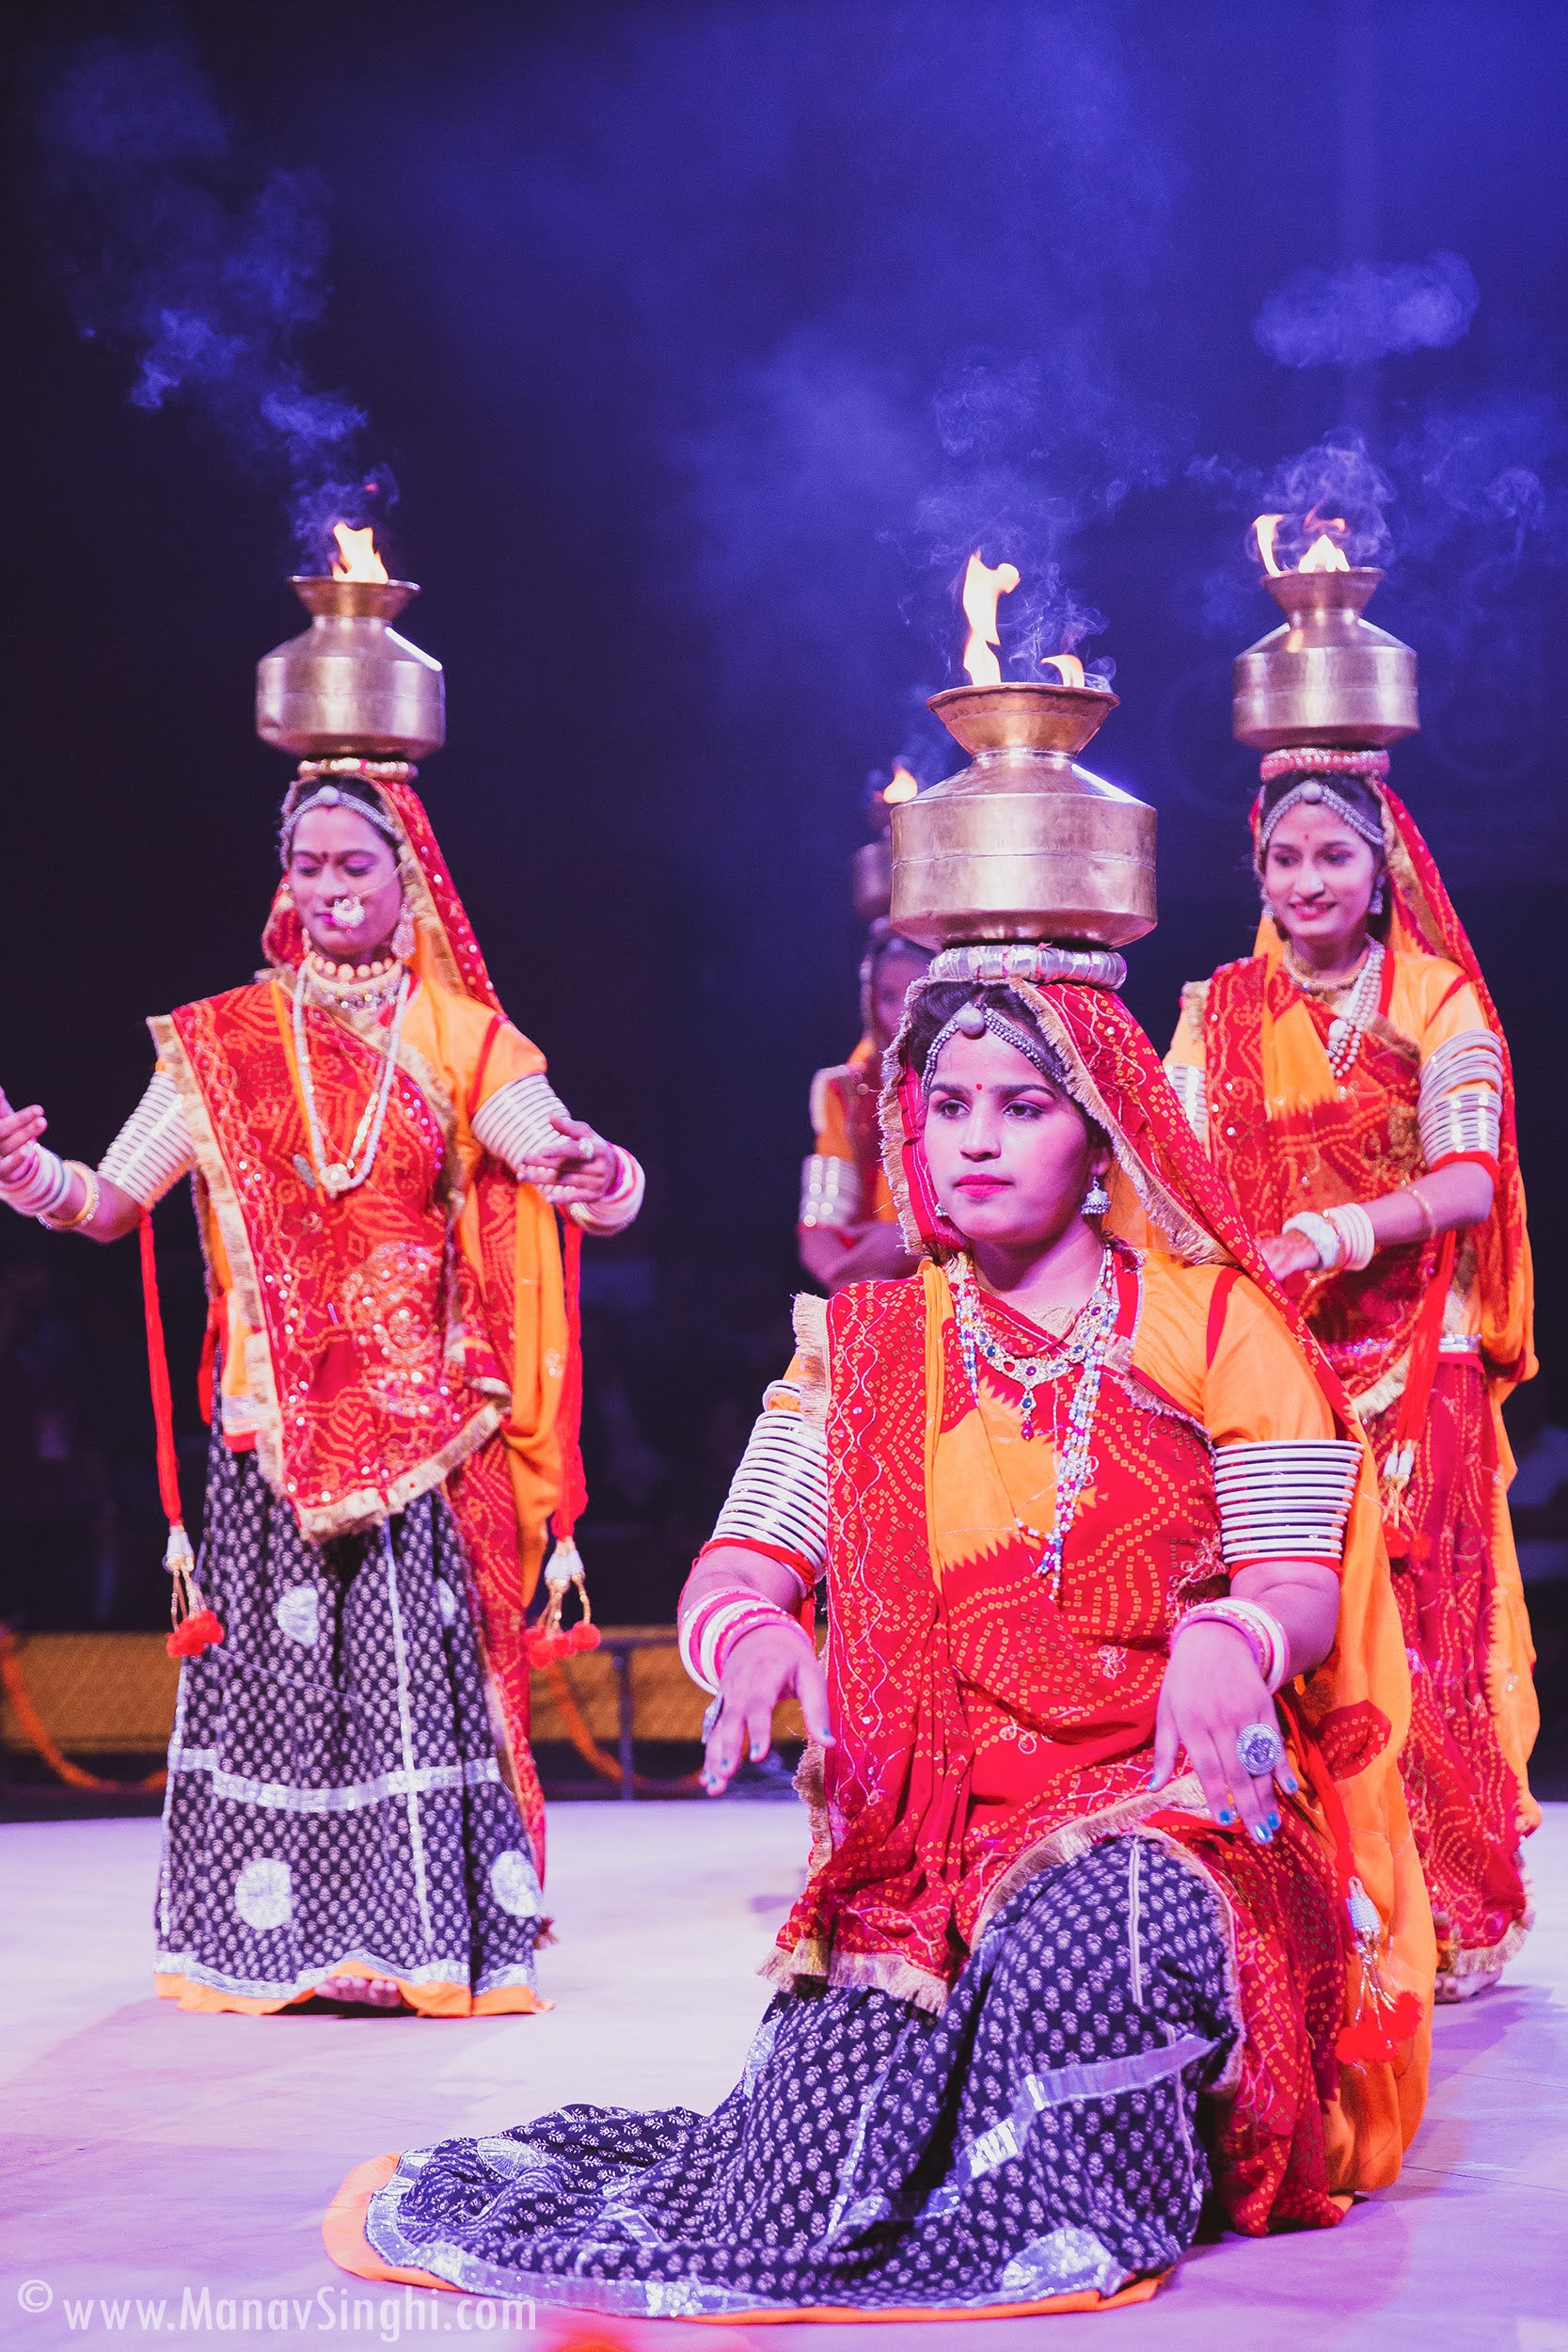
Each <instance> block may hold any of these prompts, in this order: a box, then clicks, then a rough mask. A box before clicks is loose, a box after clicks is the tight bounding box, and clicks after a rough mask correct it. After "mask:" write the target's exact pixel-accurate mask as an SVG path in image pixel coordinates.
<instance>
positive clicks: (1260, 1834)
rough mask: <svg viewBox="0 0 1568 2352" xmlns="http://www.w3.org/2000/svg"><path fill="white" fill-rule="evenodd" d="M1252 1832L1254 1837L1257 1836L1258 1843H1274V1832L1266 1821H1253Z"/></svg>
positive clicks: (1263, 1844) (1262, 1844) (1261, 1844)
mask: <svg viewBox="0 0 1568 2352" xmlns="http://www.w3.org/2000/svg"><path fill="white" fill-rule="evenodd" d="M1252 1834H1253V1836H1254V1837H1256V1838H1257V1840H1258V1843H1259V1845H1260V1846H1272V1845H1273V1844H1274V1832H1273V1830H1272V1829H1270V1828H1269V1826H1268V1824H1267V1822H1266V1821H1254V1823H1253V1825H1252Z"/></svg>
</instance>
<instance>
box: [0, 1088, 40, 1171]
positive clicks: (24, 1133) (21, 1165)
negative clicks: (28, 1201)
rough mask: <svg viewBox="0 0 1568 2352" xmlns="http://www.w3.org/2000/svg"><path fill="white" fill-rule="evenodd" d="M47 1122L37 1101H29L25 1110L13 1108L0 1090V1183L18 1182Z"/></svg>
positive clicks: (26, 1167)
mask: <svg viewBox="0 0 1568 2352" xmlns="http://www.w3.org/2000/svg"><path fill="white" fill-rule="evenodd" d="M48 1124H49V1121H48V1120H46V1119H45V1117H44V1115H43V1113H42V1111H41V1110H40V1108H39V1105H38V1104H36V1103H29V1104H28V1105H27V1107H26V1109H25V1110H20V1111H13V1110H12V1108H11V1106H10V1104H9V1103H8V1101H7V1099H6V1096H5V1095H4V1094H3V1093H0V1184H21V1182H22V1180H23V1178H24V1176H25V1175H26V1174H27V1170H28V1165H29V1162H30V1160H31V1157H32V1153H31V1150H30V1147H31V1146H32V1145H33V1144H35V1143H37V1141H38V1139H39V1137H40V1136H41V1135H42V1133H43V1131H44V1129H45V1128H46V1127H47V1126H48Z"/></svg>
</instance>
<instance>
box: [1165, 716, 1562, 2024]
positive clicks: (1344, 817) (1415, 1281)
mask: <svg viewBox="0 0 1568 2352" xmlns="http://www.w3.org/2000/svg"><path fill="white" fill-rule="evenodd" d="M1387 766H1388V755H1387V754H1386V752H1338V751H1315V750H1301V751H1282V752H1275V753H1271V754H1270V755H1269V757H1268V758H1267V759H1266V760H1265V761H1264V763H1263V790H1262V792H1261V793H1260V794H1259V799H1258V801H1257V803H1256V804H1255V806H1254V808H1253V812H1252V830H1253V845H1254V854H1255V858H1256V861H1257V866H1258V872H1259V881H1260V882H1261V885H1262V891H1263V920H1262V924H1261V927H1260V929H1259V934H1258V944H1257V949H1256V952H1255V953H1254V954H1253V955H1252V956H1251V957H1249V958H1247V959H1245V960H1244V961H1242V962H1240V963H1230V964H1226V965H1223V966H1222V967H1221V969H1220V970H1219V971H1217V972H1216V973H1215V974H1214V975H1213V977H1212V979H1209V980H1206V981H1202V982H1198V983H1196V984H1195V985H1193V986H1192V987H1190V988H1189V989H1188V990H1187V991H1186V992H1185V995H1184V1000H1183V1010H1182V1016H1181V1020H1180V1025H1179V1026H1178V1029H1177V1034H1176V1039H1175V1041H1174V1043H1173V1045H1172V1047H1171V1052H1170V1056H1169V1058H1168V1059H1167V1062H1166V1065H1165V1066H1166V1069H1167V1071H1168V1072H1169V1073H1170V1076H1171V1079H1172V1082H1173V1084H1174V1085H1175V1086H1176V1088H1177V1090H1178V1092H1179V1093H1180V1095H1181V1098H1182V1101H1183V1103H1184V1104H1185V1106H1186V1108H1187V1111H1188V1114H1189V1117H1190V1118H1191V1120H1192V1121H1193V1124H1194V1126H1195V1127H1196V1131H1197V1133H1198V1135H1199V1136H1200V1137H1202V1139H1203V1140H1204V1141H1205V1142H1206V1144H1207V1146H1208V1149H1209V1152H1210V1153H1211V1155H1212V1158H1213V1161H1214V1164H1215V1166H1216V1168H1218V1170H1219V1172H1220V1174H1221V1175H1222V1176H1223V1177H1224V1178H1225V1180H1226V1182H1227V1184H1229V1186H1230V1188H1231V1190H1232V1192H1233V1193H1234V1194H1235V1197H1236V1200H1237V1201H1238V1202H1239V1204H1240V1206H1241V1209H1242V1211H1243V1216H1245V1217H1246V1218H1247V1220H1248V1222H1249V1223H1250V1224H1251V1226H1252V1228H1253V1230H1254V1231H1255V1232H1257V1233H1258V1234H1259V1237H1260V1242H1261V1248H1262V1250H1263V1254H1264V1256H1265V1257H1266V1258H1267V1260H1268V1262H1269V1264H1270V1266H1271V1268H1272V1269H1273V1271H1274V1273H1275V1275H1276V1276H1277V1277H1278V1278H1279V1279H1281V1280H1283V1281H1285V1282H1287V1283H1289V1284H1290V1286H1291V1291H1292V1294H1293V1295H1300V1297H1301V1299H1302V1303H1303V1307H1304V1311H1305V1312H1306V1315H1307V1323H1308V1325H1309V1327H1310V1328H1311V1330H1312V1331H1313V1333H1314V1335H1315V1336H1316V1338H1317V1339H1318V1341H1319V1343H1321V1345H1322V1347H1323V1351H1324V1353H1325V1355H1326V1356H1327V1357H1328V1359H1329V1361H1330V1362H1331V1363H1332V1364H1333V1365H1334V1368H1335V1370H1336V1371H1337V1372H1338V1374H1339V1375H1340V1377H1341V1378H1342V1379H1343V1381H1344V1383H1345V1386H1346V1388H1347V1389H1348V1390H1349V1391H1350V1394H1351V1398H1352V1401H1353V1403H1354V1406H1355V1408H1356V1412H1357V1414H1358V1416H1359V1418H1360V1420H1361V1422H1362V1425H1363V1426H1364V1428H1365V1429H1366V1432H1367V1435H1368V1437H1369V1438H1370V1441H1371V1445H1372V1450H1373V1453H1374V1454H1375V1455H1376V1457H1377V1464H1378V1470H1379V1474H1380V1477H1381V1481H1382V1486H1383V1499H1384V1511H1385V1518H1386V1535H1387V1543H1388V1550H1389V1554H1390V1557H1391V1559H1392V1562H1393V1568H1394V1589H1395V1592H1396V1594H1397V1596H1398V1597H1399V1604H1400V1612H1401V1615H1402V1619H1403V1623H1404V1630H1405V1641H1406V1645H1407V1646H1408V1649H1409V1652H1410V1659H1411V1666H1412V1673H1413V1677H1414V1692H1413V1705H1412V1716H1411V1728H1410V1737H1409V1740H1408V1741H1407V1743H1406V1747H1405V1754H1404V1759H1403V1772H1404V1783H1405V1792H1406V1796H1407V1798H1408V1801H1409V1804H1410V1812H1411V1819H1412V1822H1413V1824H1414V1826H1415V1831H1416V1837H1417V1842H1418V1847H1419V1849H1420V1855H1421V1867H1422V1868H1423V1870H1424V1871H1425V1873H1426V1880H1427V1885H1428V1888H1429V1890H1430V1893H1431V1896H1432V1906H1433V1919H1434V1922H1435V1925H1436V1930H1437V1942H1438V1955H1439V1975H1438V1997H1439V1998H1440V1999H1449V2000H1457V1999H1461V1998H1463V1997H1464V1996H1465V1995H1466V1994H1470V1993H1475V1992H1480V1991H1481V1990H1482V1989H1484V1987H1485V1986H1487V1985H1489V1984H1492V1983H1494V1982H1496V1980H1497V1976H1498V1974H1499V1973H1500V1971H1501V1969H1502V1967H1503V1965H1504V1963H1506V1962H1507V1961H1508V1960H1509V1959H1510V1958H1511V1957H1512V1956H1513V1953H1515V1952H1516V1951H1517V1950H1518V1949H1519V1947H1520V1945H1521V1944H1522V1942H1523V1941H1524V1937H1525V1934H1526V1932H1527V1931H1528V1925H1529V1901H1528V1885H1527V1883H1526V1880H1525V1877H1524V1873H1523V1870H1522V1867H1521V1864H1520V1859H1519V1848H1520V1842H1521V1840H1522V1838H1523V1837H1524V1836H1526V1835H1527V1834H1528V1832H1529V1831H1530V1830H1531V1829H1533V1828H1534V1826H1535V1824H1536V1822H1537V1821H1538V1820H1539V1819H1540V1814H1539V1810H1538V1808H1537V1807H1536V1805H1535V1804H1534V1803H1533V1801H1532V1800H1531V1797H1530V1794H1529V1788H1528V1782H1527V1779H1526V1767H1527V1764H1528V1757H1529V1752H1530V1747H1531V1744H1532V1742H1533V1740H1534V1738H1535V1731H1536V1725H1537V1721H1538V1716H1537V1709H1536V1704H1535V1694H1534V1690H1533V1687H1532V1684H1531V1679H1530V1669H1531V1665H1532V1662H1533V1658H1532V1652H1531V1648H1530V1641H1529V1626H1528V1618H1527V1616H1526V1612H1525V1602H1524V1592H1523V1587H1522V1585H1521V1583H1520V1579H1519V1568H1518V1562H1517V1559H1516V1557H1515V1553H1514V1548H1513V1530H1512V1528H1511V1526H1510V1524H1509V1516H1508V1502H1507V1488H1508V1481H1509V1479H1510V1477H1511V1476H1512V1474H1513V1460H1512V1457H1511V1455H1510V1454H1509V1450H1508V1440H1507V1438H1506V1437H1505V1435H1504V1433H1503V1424H1502V1413H1501V1406H1502V1401H1503V1399H1504V1397H1505V1396H1506V1395H1507V1394H1508V1391H1509V1390H1510V1389H1511V1388H1512V1387H1513V1383H1514V1382H1515V1381H1517V1380H1522V1379H1528V1377H1529V1375H1531V1374H1532V1373H1533V1371H1534V1369H1535V1360H1534V1357H1533V1355H1532V1353H1531V1281H1530V1259H1529V1242H1528V1234H1527V1232H1526V1228H1525V1201H1524V1192H1523V1188H1522V1186H1521V1184H1520V1181H1519V1154H1518V1148H1517V1145H1516V1142H1515V1139H1514V1125H1513V1071H1512V1068H1511V1065H1510V1062H1509V1056H1508V1046H1507V1042H1506V1041H1505V1039H1504V1037H1503V1033H1502V1028H1501V1025H1500V1024H1499V1022H1498V1020H1497V1010H1496V1008H1495V1007H1494V1005H1493V1003H1492V999H1491V997H1490V995H1489V994H1488V993H1487V989H1486V983H1485V981H1484V980H1483V979H1482V977H1481V969H1480V966H1479V965H1478V963H1477V961H1476V959H1475V955H1474V952H1473V950H1472V948H1471V946H1470V943H1469V941H1468V939H1467V938H1466V937H1465V930H1464V928H1463V926H1462V925H1461V923H1460V921H1459V917H1458V916H1457V914H1455V913H1454V910H1453V907H1452V905H1451V903H1450V901H1449V896H1448V893H1447V891H1446V890H1445V889H1444V887H1443V883H1442V880H1441V877H1440V876H1439V874H1438V872H1437V868H1436V866H1434V865H1433V859H1432V854H1431V851H1430V850H1428V848H1427V845H1426V843H1425V842H1424V841H1423V840H1422V838H1421V835H1420V833H1419V832H1418V829H1417V826H1416V824H1415V821H1414V819H1413V818H1411V815H1410V812H1409V810H1408V809H1406V808H1405V807H1404V806H1403V805H1402V803H1401V802H1400V801H1398V800H1397V799H1396V798H1395V796H1394V794H1393V793H1392V792H1391V791H1389V789H1388V787H1387V785H1386V782H1385V777H1386V771H1387Z"/></svg>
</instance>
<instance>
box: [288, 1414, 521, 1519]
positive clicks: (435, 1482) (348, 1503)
mask: <svg viewBox="0 0 1568 2352" xmlns="http://www.w3.org/2000/svg"><path fill="white" fill-rule="evenodd" d="M504 1419H505V1415H504V1414H503V1413H502V1412H501V1410H500V1407H499V1406H496V1405H486V1406H483V1407H482V1408H481V1410H480V1411H479V1412H477V1413H476V1414H475V1415H474V1417H473V1419H472V1420H471V1421H470V1422H467V1423H466V1424H465V1425H464V1427H463V1428H461V1429H460V1430H459V1431H458V1433H457V1435H456V1437H455V1438H450V1439H449V1440H448V1442H447V1443H446V1444H445V1445H444V1446H443V1447H442V1448H441V1451H440V1453H439V1454H431V1455H430V1456H429V1457H428V1459H426V1460H425V1461H423V1462H416V1464H415V1465H414V1468H413V1469H412V1470H404V1474H403V1476H402V1477H401V1478H395V1479H394V1480H393V1481H392V1484H391V1485H390V1486H388V1488H387V1490H386V1492H385V1493H384V1494H383V1493H380V1492H378V1491H377V1489H376V1488H375V1487H373V1486H356V1488H355V1489H354V1490H353V1492H352V1493H350V1494H346V1495H340V1496H339V1497H338V1500H337V1501H336V1502H330V1503H327V1504H325V1505H323V1506H321V1507H319V1508H318V1509H315V1510H309V1509H307V1507H306V1506H305V1505H304V1504H303V1503H302V1502H299V1501H298V1499H297V1498H296V1497H293V1496H291V1497H289V1498H288V1500H289V1501H291V1502H293V1506H294V1516H295V1517H296V1518H297V1519H298V1520H299V1532H300V1534H302V1535H303V1536H304V1537H305V1539H306V1541H307V1542H308V1543H312V1544H322V1543H325V1542H326V1541H327V1539H328V1537H329V1536H333V1535H350V1534H355V1533H356V1530H358V1529H360V1528H364V1527H373V1526H374V1524H375V1522H376V1521H377V1520H378V1519H384V1518H390V1517H392V1516H393V1515H394V1514H395V1513H396V1512H399V1511H405V1510H406V1509H407V1508H408V1505H409V1504H410V1503H411V1502H414V1501H415V1500H416V1498H417V1497H418V1496H420V1495H425V1494H428V1493H429V1492H430V1490H431V1488H432V1487H433V1486H442V1485H444V1484H445V1482H446V1480H447V1479H448V1478H449V1477H450V1475H451V1472H452V1471H453V1470H456V1468H457V1467H458V1464H459V1463H460V1462H466V1461H467V1458H468V1456H469V1454H477V1453H478V1452H479V1449H480V1447H481V1446H482V1445H483V1443H484V1442H485V1439H486V1438H492V1437H494V1435H495V1433H496V1431H497V1430H498V1429H499V1427H500V1426H501V1423H502V1422H503V1421H504ZM269 1484H270V1481H269Z"/></svg>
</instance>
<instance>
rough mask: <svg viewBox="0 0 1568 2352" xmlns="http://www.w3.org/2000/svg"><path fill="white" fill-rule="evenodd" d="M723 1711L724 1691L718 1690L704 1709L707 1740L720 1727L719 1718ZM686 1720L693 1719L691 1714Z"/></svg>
mask: <svg viewBox="0 0 1568 2352" xmlns="http://www.w3.org/2000/svg"><path fill="white" fill-rule="evenodd" d="M723 1711H724V1698H723V1693H722V1692H716V1693H715V1694H714V1696H713V1697H712V1698H710V1699H709V1701H708V1703H707V1705H706V1706H705V1708H704V1709H703V1739H704V1740H705V1741H706V1740H711V1739H712V1737H713V1735H714V1733H715V1731H716V1730H717V1729H718V1727H719V1718H720V1716H721V1714H722V1713H723ZM686 1720H687V1722H688V1723H689V1722H690V1721H691V1718H690V1716H688V1717H687V1719H686Z"/></svg>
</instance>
